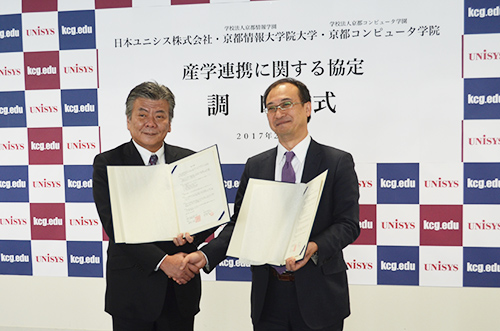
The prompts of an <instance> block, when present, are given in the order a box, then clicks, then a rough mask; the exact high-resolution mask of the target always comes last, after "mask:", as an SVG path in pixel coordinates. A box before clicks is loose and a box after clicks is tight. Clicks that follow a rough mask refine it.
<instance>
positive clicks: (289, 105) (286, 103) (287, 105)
mask: <svg viewBox="0 0 500 331" xmlns="http://www.w3.org/2000/svg"><path fill="white" fill-rule="evenodd" d="M298 103H300V104H304V102H291V101H283V102H282V103H280V104H279V105H277V106H269V107H266V108H264V111H265V112H266V113H270V114H274V113H276V112H277V111H278V109H281V110H282V111H287V110H288V109H290V108H292V107H293V106H295V105H296V104H298Z"/></svg>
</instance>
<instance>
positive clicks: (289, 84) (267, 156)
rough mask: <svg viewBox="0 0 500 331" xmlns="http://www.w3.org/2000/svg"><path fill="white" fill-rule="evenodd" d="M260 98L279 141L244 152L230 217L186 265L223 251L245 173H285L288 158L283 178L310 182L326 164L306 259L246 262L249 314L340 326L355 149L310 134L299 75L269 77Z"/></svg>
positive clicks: (345, 301) (296, 324)
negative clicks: (281, 263) (277, 264)
mask: <svg viewBox="0 0 500 331" xmlns="http://www.w3.org/2000/svg"><path fill="white" fill-rule="evenodd" d="M264 105H265V107H266V110H267V118H268V121H269V125H270V127H271V129H272V130H273V131H274V132H275V133H276V134H277V135H278V139H279V144H278V146H277V147H276V148H273V149H271V150H268V151H266V152H263V153H261V154H258V155H256V156H254V157H251V158H250V159H248V161H247V163H246V165H245V170H244V171H243V175H242V177H241V181H240V187H239V189H238V192H237V195H236V200H235V206H234V215H233V217H232V220H231V222H230V223H228V224H227V225H226V227H225V228H224V230H223V231H222V232H221V233H220V234H219V236H218V237H217V238H215V239H213V240H212V241H211V242H210V243H209V244H208V245H205V246H204V247H203V248H201V251H197V252H194V253H192V254H189V255H188V256H187V257H186V258H185V259H184V262H183V266H187V269H189V268H191V270H193V271H195V272H196V268H204V269H205V271H208V272H210V271H211V270H213V269H214V268H215V267H216V265H217V264H218V263H219V262H220V261H222V260H223V259H224V258H225V256H226V251H227V247H228V244H229V241H230V237H231V234H232V231H233V228H234V224H235V222H236V220H237V217H238V212H239V209H240V207H241V203H242V200H243V196H244V194H245V189H246V187H247V184H248V180H249V178H258V179H266V180H276V181H285V172H282V168H283V167H285V168H287V167H288V166H289V165H287V163H288V162H291V166H292V167H293V172H294V175H295V180H293V178H292V180H286V181H292V182H297V183H298V182H304V183H305V182H308V181H310V180H311V179H313V178H314V177H316V176H317V175H319V174H320V173H322V172H323V171H325V170H327V169H328V176H327V179H326V182H325V186H324V189H323V194H322V197H321V200H320V203H319V206H318V211H317V214H316V218H315V220H314V224H313V228H312V232H311V236H310V241H309V243H308V246H307V248H306V254H305V257H304V259H303V260H301V261H295V259H294V258H293V257H292V258H288V259H287V261H286V269H287V271H286V272H284V273H280V271H277V270H276V268H274V267H273V266H270V265H263V266H252V267H251V269H252V292H251V304H252V305H251V307H252V309H251V310H252V312H251V316H252V323H253V325H254V329H255V330H257V331H261V330H262V331H263V330H324V331H326V330H328V331H337V330H342V329H343V323H344V319H345V318H346V317H347V316H348V315H349V314H350V309H349V294H348V284H347V274H346V270H347V266H346V263H345V261H344V258H343V254H342V249H343V248H344V247H346V246H347V245H348V244H350V243H352V242H353V241H354V240H356V238H357V237H358V235H359V232H360V228H359V204H358V198H359V189H358V180H357V176H356V173H355V171H354V162H353V159H352V156H351V155H350V154H349V153H347V152H344V151H341V150H338V149H335V148H333V147H328V146H325V145H321V144H319V143H317V142H316V141H314V140H312V139H311V138H310V136H309V133H308V130H307V123H308V121H309V119H310V116H311V97H310V94H309V91H308V89H307V87H306V86H305V85H304V84H303V83H301V82H299V81H297V80H294V79H289V78H286V79H282V80H279V81H277V82H275V83H273V84H272V85H271V86H269V87H268V89H267V90H266V92H265V94H264ZM290 151H292V152H294V154H291V161H290V160H287V159H286V157H285V152H290ZM283 171H285V170H284V169H283ZM286 177H288V175H286ZM269 199H271V200H274V199H280V197H277V196H270V197H269ZM269 222H272V219H270V220H269ZM207 260H208V261H207Z"/></svg>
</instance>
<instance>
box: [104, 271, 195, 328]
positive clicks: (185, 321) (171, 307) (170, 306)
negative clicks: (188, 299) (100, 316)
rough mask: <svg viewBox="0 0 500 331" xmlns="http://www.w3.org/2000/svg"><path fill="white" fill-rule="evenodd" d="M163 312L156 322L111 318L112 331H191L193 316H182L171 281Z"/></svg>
mask: <svg viewBox="0 0 500 331" xmlns="http://www.w3.org/2000/svg"><path fill="white" fill-rule="evenodd" d="M168 282H169V284H168V288H167V295H166V298H165V303H164V305H163V310H162V312H161V315H160V317H158V319H157V320H156V321H153V322H148V321H143V320H139V319H132V318H124V317H117V316H113V331H193V328H194V316H189V317H185V316H183V315H182V314H181V313H180V311H179V308H178V306H177V300H176V298H175V291H174V288H173V281H172V280H170V279H169V280H168Z"/></svg>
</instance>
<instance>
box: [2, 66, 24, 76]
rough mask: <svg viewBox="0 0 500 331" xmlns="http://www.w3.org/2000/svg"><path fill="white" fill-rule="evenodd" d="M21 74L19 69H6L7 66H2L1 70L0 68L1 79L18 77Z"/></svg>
mask: <svg viewBox="0 0 500 331" xmlns="http://www.w3.org/2000/svg"><path fill="white" fill-rule="evenodd" d="M21 73H22V71H21V68H15V67H7V66H3V68H0V76H3V77H7V76H20V75H21Z"/></svg>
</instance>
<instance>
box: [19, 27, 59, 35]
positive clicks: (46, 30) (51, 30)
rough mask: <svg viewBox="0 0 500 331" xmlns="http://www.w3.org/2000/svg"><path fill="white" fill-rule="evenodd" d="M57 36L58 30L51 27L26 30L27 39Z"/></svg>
mask: <svg viewBox="0 0 500 331" xmlns="http://www.w3.org/2000/svg"><path fill="white" fill-rule="evenodd" d="M55 34H56V29H55V28H51V27H40V26H37V27H36V28H33V29H26V36H27V37H40V36H53V35H55Z"/></svg>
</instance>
